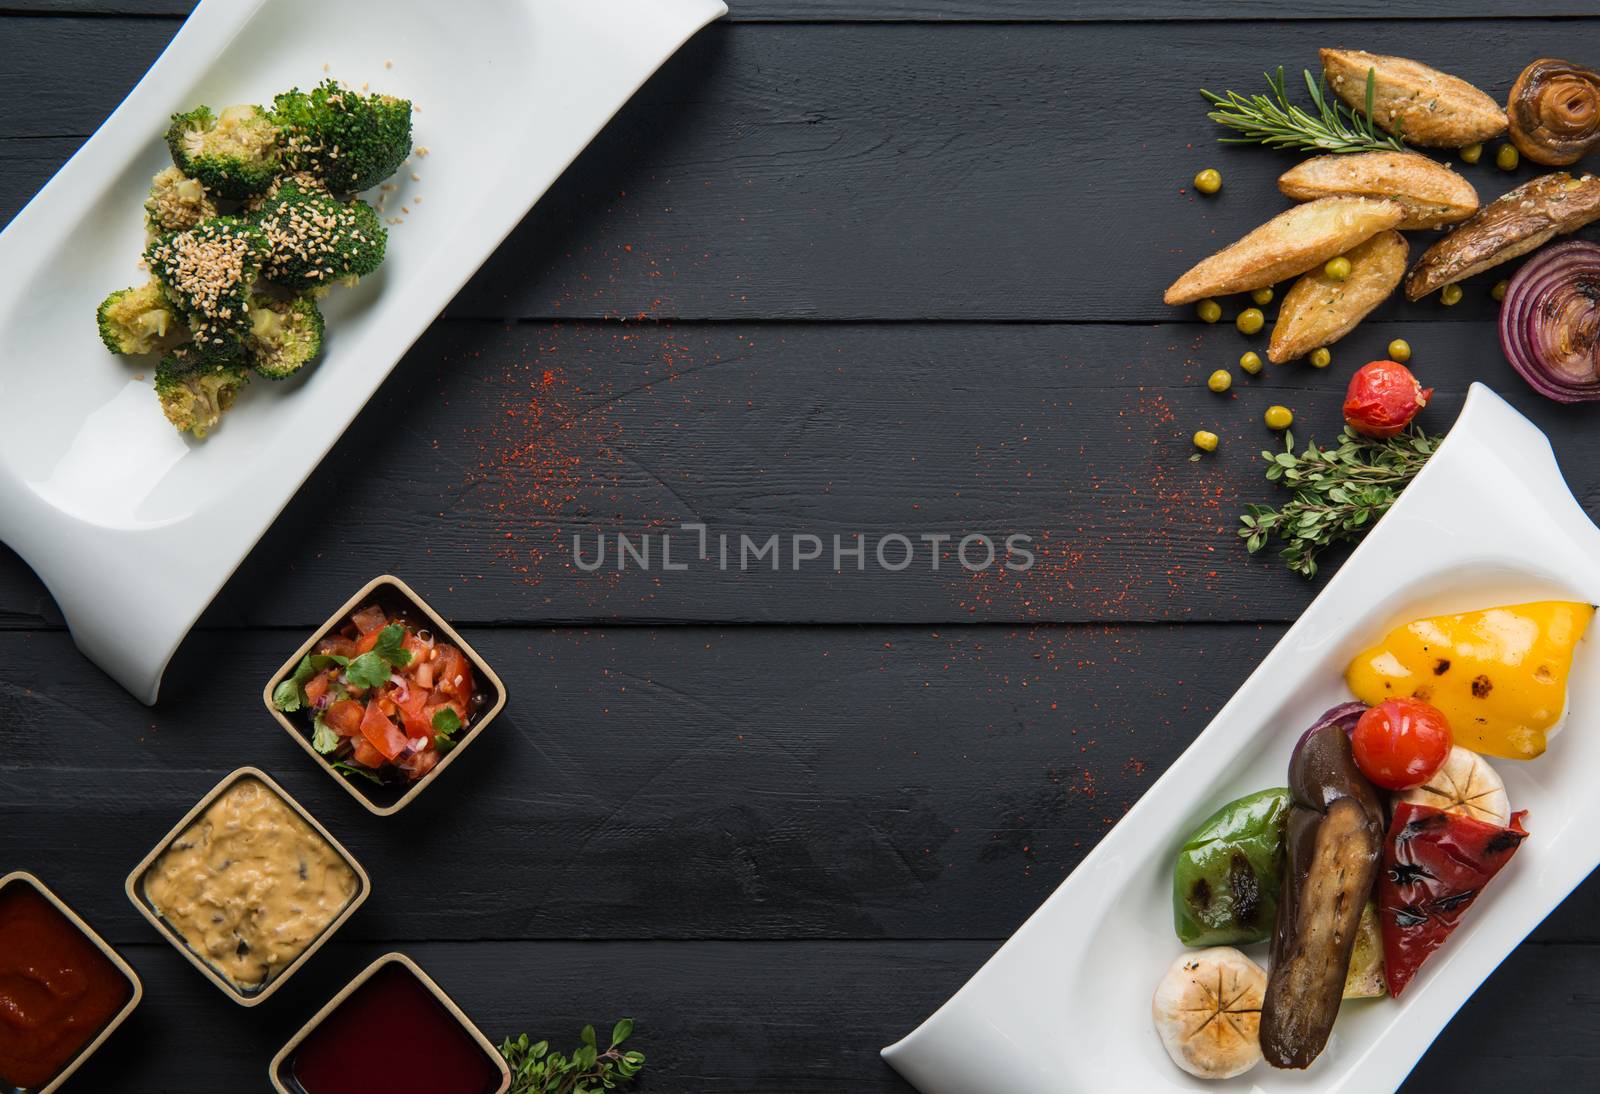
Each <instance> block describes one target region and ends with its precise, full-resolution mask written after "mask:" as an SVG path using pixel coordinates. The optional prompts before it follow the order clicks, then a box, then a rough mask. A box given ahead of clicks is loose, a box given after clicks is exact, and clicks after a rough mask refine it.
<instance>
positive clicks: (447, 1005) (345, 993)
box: [267, 953, 511, 1094]
mask: <svg viewBox="0 0 1600 1094" xmlns="http://www.w3.org/2000/svg"><path fill="white" fill-rule="evenodd" d="M386 965H400V966H402V967H403V968H405V969H406V971H408V972H409V973H411V975H412V976H415V977H416V978H417V980H418V981H420V982H421V984H422V986H423V987H425V988H427V989H428V991H429V992H430V993H431V994H432V995H433V997H434V998H435V999H437V1000H438V1001H439V1004H440V1005H441V1006H443V1007H444V1009H445V1010H446V1011H447V1012H448V1013H449V1014H450V1016H451V1017H452V1018H454V1019H455V1020H456V1021H457V1022H459V1023H461V1028H462V1029H463V1030H465V1031H466V1032H467V1033H468V1034H469V1035H471V1037H472V1039H473V1040H474V1041H476V1042H477V1043H478V1045H479V1046H480V1047H481V1048H482V1049H483V1051H484V1054H485V1055H486V1056H487V1057H488V1058H489V1059H490V1060H491V1061H492V1062H493V1063H494V1065H495V1067H497V1068H498V1069H499V1071H500V1085H499V1086H498V1087H496V1088H495V1089H494V1091H493V1092H492V1094H504V1092H505V1091H506V1090H507V1089H508V1088H509V1087H510V1086H511V1068H510V1066H509V1065H507V1063H506V1061H505V1057H503V1056H501V1055H500V1050H499V1049H497V1048H495V1047H494V1042H492V1041H490V1040H489V1038H487V1037H485V1036H484V1035H483V1031H482V1030H480V1029H479V1028H478V1027H477V1025H476V1024H475V1023H474V1022H473V1021H472V1019H471V1018H468V1017H467V1016H466V1013H465V1012H463V1011H462V1009H461V1008H460V1007H458V1006H457V1005H456V1001H455V1000H454V999H452V998H450V996H448V995H446V994H445V991H444V989H443V988H441V987H440V986H439V985H438V984H436V983H434V981H433V977H431V976H429V975H428V974H427V973H425V972H423V971H422V970H421V969H420V968H418V967H417V963H416V962H415V961H413V960H411V958H409V957H407V956H406V955H405V954H403V953H386V954H384V955H383V956H382V957H380V958H378V959H377V960H376V961H374V962H373V963H372V964H370V965H368V966H367V967H366V968H364V969H362V970H361V972H360V973H359V974H357V976H356V978H355V979H354V980H352V981H350V983H348V984H346V985H345V986H344V988H343V989H342V990H340V992H339V994H337V995H335V996H334V997H333V998H332V999H329V1000H328V1002H327V1005H326V1006H324V1007H323V1008H322V1009H321V1010H319V1011H317V1013H315V1014H313V1015H312V1016H311V1019H310V1021H308V1022H306V1024H305V1025H303V1026H301V1027H300V1029H299V1030H298V1031H297V1032H296V1033H295V1035H294V1036H293V1037H291V1038H289V1042H288V1044H286V1045H284V1046H283V1047H282V1048H280V1049H279V1050H278V1054H277V1055H276V1056H274V1057H273V1058H272V1063H271V1064H270V1065H268V1069H267V1074H268V1077H269V1078H270V1079H271V1080H272V1089H273V1090H275V1091H277V1092H278V1094H303V1092H302V1091H301V1089H300V1084H299V1083H297V1082H296V1081H295V1080H294V1078H293V1076H292V1075H291V1074H290V1066H291V1064H292V1062H293V1060H294V1053H295V1049H297V1048H299V1047H300V1045H301V1044H302V1043H303V1042H304V1041H305V1039H306V1038H307V1037H309V1036H311V1032H312V1031H313V1030H314V1029H316V1028H317V1027H318V1026H320V1025H321V1024H322V1022H323V1020H324V1019H326V1018H327V1017H328V1015H330V1014H332V1013H333V1012H334V1011H336V1010H338V1009H339V1007H340V1006H342V1005H343V1004H344V1001H345V1000H346V999H349V998H350V996H351V995H353V994H355V991H356V989H357V988H359V987H361V985H362V984H365V983H366V982H367V981H368V980H370V979H372V977H373V975H374V974H376V973H377V972H378V971H379V970H380V969H382V968H384V967H385V966H386Z"/></svg>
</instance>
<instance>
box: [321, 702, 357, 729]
mask: <svg viewBox="0 0 1600 1094" xmlns="http://www.w3.org/2000/svg"><path fill="white" fill-rule="evenodd" d="M363 713H364V711H363V710H362V707H361V704H360V703H358V702H356V701H355V700H354V699H340V700H339V701H338V702H337V703H334V704H333V705H332V706H330V707H329V708H328V709H327V710H326V711H324V712H323V715H322V720H323V722H325V723H326V724H327V726H328V728H329V729H331V730H333V731H334V732H335V733H337V734H338V735H339V736H341V737H354V736H356V735H357V734H359V733H360V732H361V716H362V714H363Z"/></svg>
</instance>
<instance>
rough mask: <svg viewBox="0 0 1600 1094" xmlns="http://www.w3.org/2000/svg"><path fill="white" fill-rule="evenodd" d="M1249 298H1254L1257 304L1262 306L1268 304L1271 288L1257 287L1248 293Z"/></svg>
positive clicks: (1270, 298)
mask: <svg viewBox="0 0 1600 1094" xmlns="http://www.w3.org/2000/svg"><path fill="white" fill-rule="evenodd" d="M1250 299H1251V300H1254V301H1255V302H1256V304H1257V305H1259V306H1260V307H1263V308H1264V307H1266V306H1267V305H1268V304H1270V303H1272V290H1271V289H1257V290H1255V291H1254V292H1252V293H1251V294H1250Z"/></svg>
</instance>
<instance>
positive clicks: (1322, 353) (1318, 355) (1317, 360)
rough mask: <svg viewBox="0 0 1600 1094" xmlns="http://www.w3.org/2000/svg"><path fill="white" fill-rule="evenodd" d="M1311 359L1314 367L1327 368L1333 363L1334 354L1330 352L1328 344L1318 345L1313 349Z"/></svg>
mask: <svg viewBox="0 0 1600 1094" xmlns="http://www.w3.org/2000/svg"><path fill="white" fill-rule="evenodd" d="M1310 361H1311V367H1312V368H1327V367H1328V366H1329V365H1331V364H1333V354H1331V353H1329V352H1328V348H1327V347H1326V346H1318V347H1317V348H1316V349H1314V350H1312V351H1311V357H1310Z"/></svg>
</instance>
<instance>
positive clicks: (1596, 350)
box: [1500, 240, 1600, 403]
mask: <svg viewBox="0 0 1600 1094" xmlns="http://www.w3.org/2000/svg"><path fill="white" fill-rule="evenodd" d="M1500 348H1501V349H1503V350H1504V351H1505V355H1506V359H1507V360H1509V361H1510V362H1511V367H1512V368H1514V369H1516V370H1517V371H1518V372H1519V373H1521V374H1522V378H1523V379H1524V380H1526V381H1528V384H1529V386H1531V387H1532V388H1533V389H1534V390H1535V391H1537V392H1538V393H1539V394H1540V395H1543V396H1545V397H1546V398H1548V399H1554V400H1555V401H1556V402H1558V403H1588V402H1597V401H1600V374H1597V366H1600V246H1597V245H1595V244H1593V243H1588V242H1585V241H1583V240H1574V241H1573V242H1571V243H1559V244H1557V245H1556V246H1554V247H1550V248H1548V249H1546V250H1543V251H1540V252H1539V253H1538V254H1536V255H1534V257H1533V258H1531V259H1529V260H1528V262H1527V264H1526V265H1524V266H1523V267H1522V269H1520V270H1518V271H1517V273H1516V276H1515V277H1513V278H1512V279H1511V284H1510V286H1509V287H1508V288H1507V289H1506V298H1505V302H1504V303H1503V304H1501V306H1500Z"/></svg>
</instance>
